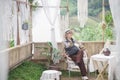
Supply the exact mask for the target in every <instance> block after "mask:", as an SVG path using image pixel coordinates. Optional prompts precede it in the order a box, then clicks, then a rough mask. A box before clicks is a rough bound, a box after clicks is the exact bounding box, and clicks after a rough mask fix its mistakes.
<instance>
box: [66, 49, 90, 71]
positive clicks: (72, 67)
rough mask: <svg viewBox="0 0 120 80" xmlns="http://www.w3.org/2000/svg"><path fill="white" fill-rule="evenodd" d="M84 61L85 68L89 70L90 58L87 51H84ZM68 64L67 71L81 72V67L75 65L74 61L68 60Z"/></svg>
mask: <svg viewBox="0 0 120 80" xmlns="http://www.w3.org/2000/svg"><path fill="white" fill-rule="evenodd" d="M83 61H84V64H85V67H86V69H87V68H88V56H87V53H86V52H85V51H84V55H83ZM66 62H67V70H70V71H80V69H79V67H78V66H77V65H76V64H75V63H74V61H72V60H70V59H68V58H67V61H66Z"/></svg>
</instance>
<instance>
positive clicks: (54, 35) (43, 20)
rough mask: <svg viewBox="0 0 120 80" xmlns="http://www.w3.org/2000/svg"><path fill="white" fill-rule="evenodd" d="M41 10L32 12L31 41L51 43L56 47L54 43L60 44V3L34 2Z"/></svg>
mask: <svg viewBox="0 0 120 80" xmlns="http://www.w3.org/2000/svg"><path fill="white" fill-rule="evenodd" d="M36 1H38V3H39V5H40V6H41V5H42V6H43V7H42V8H37V9H36V10H35V11H33V28H32V34H33V41H34V42H48V41H50V42H52V44H53V46H54V47H57V45H56V42H61V41H62V40H61V36H60V27H59V26H60V23H59V22H60V20H59V18H60V17H59V15H60V8H59V5H60V1H59V0H36Z"/></svg>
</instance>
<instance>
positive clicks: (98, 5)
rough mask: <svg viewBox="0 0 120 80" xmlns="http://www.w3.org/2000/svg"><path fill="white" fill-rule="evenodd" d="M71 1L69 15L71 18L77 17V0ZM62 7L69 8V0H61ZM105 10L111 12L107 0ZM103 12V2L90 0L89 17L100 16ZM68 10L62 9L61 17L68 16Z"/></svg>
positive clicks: (106, 0)
mask: <svg viewBox="0 0 120 80" xmlns="http://www.w3.org/2000/svg"><path fill="white" fill-rule="evenodd" d="M68 1H69V3H68V4H69V5H68V7H69V14H70V17H71V16H75V15H77V0H68ZM61 6H67V0H61ZM104 6H105V9H106V10H110V8H109V2H108V0H105V5H104ZM101 11H102V0H88V15H89V16H98V15H99V13H100V12H101ZM66 12H67V11H66V9H61V15H65V14H66Z"/></svg>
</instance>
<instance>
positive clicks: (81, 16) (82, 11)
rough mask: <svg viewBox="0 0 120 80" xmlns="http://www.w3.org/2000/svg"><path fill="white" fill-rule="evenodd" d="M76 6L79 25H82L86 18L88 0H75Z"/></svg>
mask: <svg viewBox="0 0 120 80" xmlns="http://www.w3.org/2000/svg"><path fill="white" fill-rule="evenodd" d="M77 8H78V21H79V23H80V27H84V25H85V23H86V21H87V19H88V0H77Z"/></svg>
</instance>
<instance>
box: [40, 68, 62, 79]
mask: <svg viewBox="0 0 120 80" xmlns="http://www.w3.org/2000/svg"><path fill="white" fill-rule="evenodd" d="M61 74H62V73H61V72H60V71H57V70H45V71H43V73H42V76H41V78H40V80H60V75H61Z"/></svg>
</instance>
